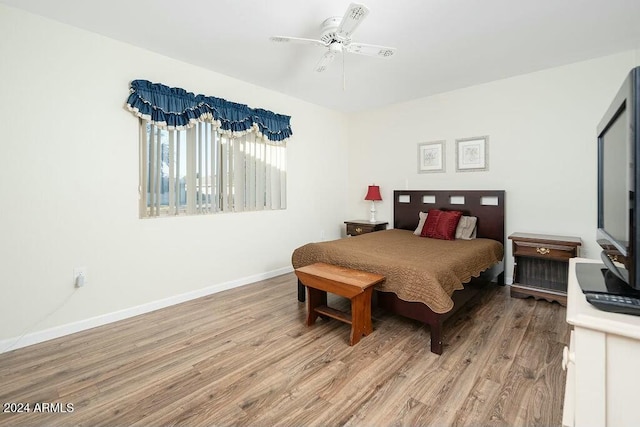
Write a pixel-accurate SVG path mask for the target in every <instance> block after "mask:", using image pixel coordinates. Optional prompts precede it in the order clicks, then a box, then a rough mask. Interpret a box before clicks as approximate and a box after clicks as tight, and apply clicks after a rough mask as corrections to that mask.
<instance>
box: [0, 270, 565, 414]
mask: <svg viewBox="0 0 640 427" xmlns="http://www.w3.org/2000/svg"><path fill="white" fill-rule="evenodd" d="M490 289H491V290H490V291H489V292H488V293H487V294H486V295H485V296H484V297H483V298H482V300H481V301H480V303H479V304H477V305H475V306H474V307H473V308H471V309H470V310H467V311H464V312H462V313H461V314H460V315H459V316H454V317H453V318H452V319H450V320H449V321H448V322H447V323H445V328H444V337H445V348H444V353H443V355H442V356H436V355H435V354H432V353H431V352H430V351H429V330H428V329H427V328H426V327H424V326H422V325H421V324H419V323H418V322H415V321H412V320H407V319H404V318H401V317H397V316H394V315H390V314H387V313H385V312H382V311H381V310H378V309H374V311H373V327H374V332H373V333H372V334H371V335H369V336H367V337H363V339H362V341H360V343H359V344H357V345H356V346H354V347H349V346H348V344H347V343H348V337H349V325H345V324H343V323H340V322H337V321H335V320H327V321H325V320H319V321H318V322H317V323H316V325H314V326H313V327H310V328H307V327H306V326H304V320H305V306H304V304H302V303H299V302H298V301H297V299H296V279H295V276H294V275H293V274H292V273H291V274H287V275H284V276H280V277H276V278H273V279H269V280H265V281H262V282H259V283H255V284H251V285H247V286H243V287H241V288H236V289H232V290H229V291H225V292H222V293H218V294H215V295H210V296H208V297H204V298H200V299H197V300H193V301H189V302H186V303H183V304H180V305H176V306H173V307H169V308H166V309H162V310H158V311H156V312H153V313H148V314H145V315H142V316H137V317H135V318H131V319H127V320H124V321H121V322H118V323H114V324H111V325H106V326H103V327H99V328H95V329H92V330H89V331H85V332H81V333H77V334H74V335H71V336H67V337H63V338H59V339H56V340H52V341H49V342H46V343H42V344H38V345H34V346H31V347H27V348H23V349H19V350H15V351H13V352H10V353H5V354H1V355H0V403H7V402H29V403H31V410H32V411H33V409H34V403H36V402H58V403H62V404H63V405H64V404H67V403H69V404H73V412H67V413H34V412H31V413H21V414H7V413H0V425H3V426H4V425H11V426H16V425H30V426H31V425H42V426H44V425H47V426H57V425H82V426H101V425H120V426H125V425H127V426H149V425H152V426H157V425H185V426H212V425H220V426H222V425H238V426H240V425H247V426H274V425H290V426H306V425H309V426H334V425H335V426H337V425H350V426H376V425H380V426H387V425H413V426H415V425H425V426H426V425H433V426H444V425H448V426H458V425H469V426H479V425H488V426H518V425H522V426H525V425H526V426H533V425H543V426H553V425H560V424H561V414H562V398H563V390H564V381H565V374H564V372H563V371H562V369H561V366H560V365H561V358H562V348H563V346H564V345H565V344H566V343H567V342H568V338H569V329H568V326H567V325H566V323H565V321H564V318H565V309H564V308H563V307H561V306H559V305H558V304H556V303H548V302H546V301H534V300H532V299H527V300H520V299H512V298H510V297H509V295H508V288H506V287H498V286H492V287H491V288H490ZM347 302H348V301H345V300H340V299H338V298H337V297H333V298H332V297H330V299H329V303H330V304H333V305H337V306H343V307H344V306H346V303H347Z"/></svg>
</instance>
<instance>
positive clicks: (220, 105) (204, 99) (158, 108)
mask: <svg viewBox="0 0 640 427" xmlns="http://www.w3.org/2000/svg"><path fill="white" fill-rule="evenodd" d="M127 108H128V109H129V111H131V112H132V113H133V114H135V115H136V116H138V117H141V118H142V119H145V120H150V121H151V122H152V123H154V124H156V125H158V126H160V127H166V128H167V129H185V128H188V127H191V126H193V124H194V123H196V122H201V121H209V122H212V123H214V124H217V126H218V128H219V131H220V132H221V133H223V134H228V135H234V136H241V135H244V134H246V133H248V132H256V134H257V135H258V136H260V137H262V138H265V139H267V140H269V141H271V142H275V143H285V142H286V140H287V139H288V138H289V137H290V136H291V135H293V132H292V131H291V124H290V120H291V117H290V116H285V115H282V114H276V113H274V112H271V111H267V110H262V109H260V108H249V107H248V106H247V105H244V104H236V103H235V102H229V101H227V100H225V99H222V98H216V97H213V96H205V95H194V94H193V93H191V92H187V91H186V90H184V89H180V88H175V87H173V88H172V87H168V86H165V85H163V84H160V83H151V82H149V81H147V80H134V81H132V82H131V94H130V95H129V99H128V100H127Z"/></svg>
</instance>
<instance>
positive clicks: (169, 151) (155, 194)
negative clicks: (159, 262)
mask: <svg viewBox="0 0 640 427" xmlns="http://www.w3.org/2000/svg"><path fill="white" fill-rule="evenodd" d="M285 208H286V149H285V145H284V144H277V145H276V144H273V143H270V141H268V140H265V139H263V138H260V137H257V136H256V133H255V132H248V133H245V134H244V135H243V136H237V137H236V136H229V135H228V133H224V132H220V131H219V129H218V128H217V127H216V126H215V125H214V124H212V123H209V122H197V123H195V125H194V126H192V127H190V128H188V129H186V130H165V129H161V128H159V127H158V126H156V125H154V124H152V123H150V122H149V121H147V120H143V119H141V120H140V216H141V217H142V218H149V217H159V216H175V215H196V214H212V213H218V212H241V211H253V210H266V209H285Z"/></svg>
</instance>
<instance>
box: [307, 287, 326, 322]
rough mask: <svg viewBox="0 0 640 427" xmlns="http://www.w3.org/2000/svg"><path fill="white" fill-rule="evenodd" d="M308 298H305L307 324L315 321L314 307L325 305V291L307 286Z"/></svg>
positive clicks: (316, 315) (316, 314) (316, 316)
mask: <svg viewBox="0 0 640 427" xmlns="http://www.w3.org/2000/svg"><path fill="white" fill-rule="evenodd" d="M307 293H308V294H309V298H308V299H307V326H311V325H313V324H314V323H316V319H317V318H318V313H317V312H316V307H320V306H323V305H327V293H326V292H325V291H321V290H318V289H314V288H307Z"/></svg>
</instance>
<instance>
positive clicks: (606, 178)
mask: <svg viewBox="0 0 640 427" xmlns="http://www.w3.org/2000/svg"><path fill="white" fill-rule="evenodd" d="M639 124H640V67H636V68H634V69H633V70H631V72H630V73H629V75H628V76H627V78H626V79H625V80H624V83H623V84H622V87H621V88H620V90H619V91H618V93H617V94H616V96H615V98H614V99H613V102H612V103H611V105H610V106H609V108H608V110H607V112H606V113H605V115H604V117H603V118H602V120H601V121H600V124H599V125H598V230H597V240H598V244H599V245H600V246H601V247H602V260H603V262H604V264H605V266H606V267H607V268H608V269H609V270H610V272H611V273H612V274H613V275H614V276H615V277H617V278H618V279H619V280H620V281H621V282H622V283H623V284H624V285H625V286H628V287H630V288H632V289H633V290H640V271H639V268H640V234H639V232H638V231H639V230H638V225H639V224H640V221H639V219H640V199H639V198H638V197H636V189H637V188H640V160H639V158H638V156H639V155H640V129H638V126H639Z"/></svg>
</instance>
